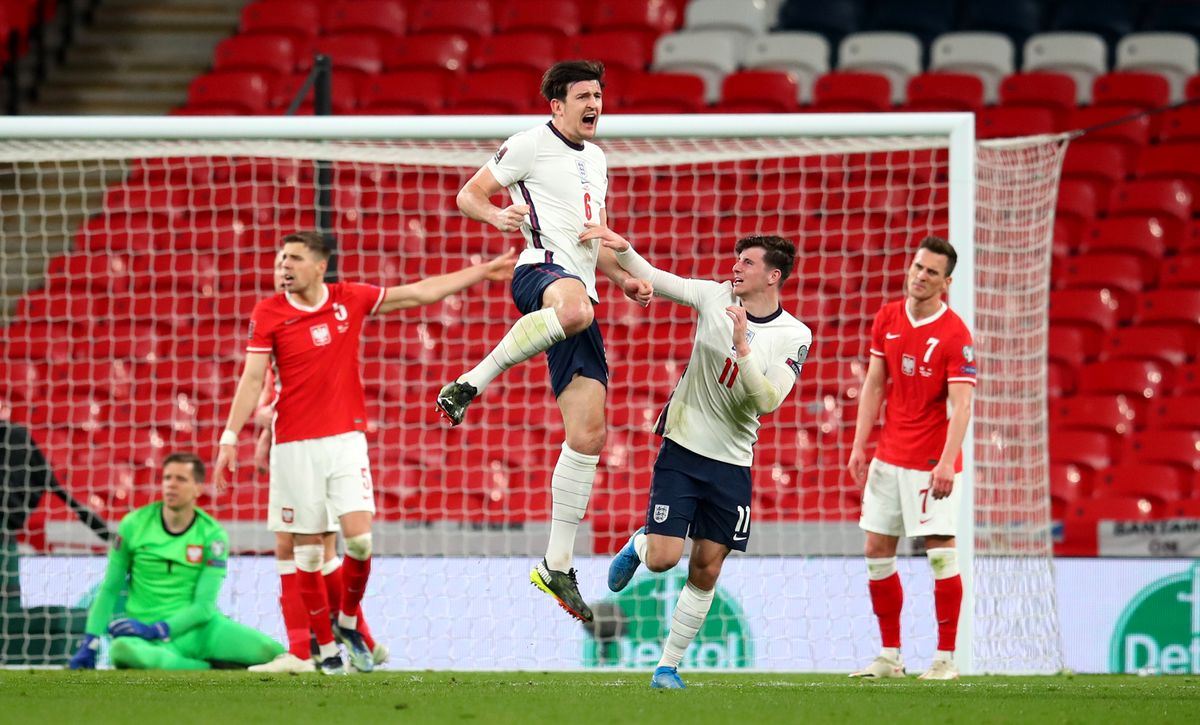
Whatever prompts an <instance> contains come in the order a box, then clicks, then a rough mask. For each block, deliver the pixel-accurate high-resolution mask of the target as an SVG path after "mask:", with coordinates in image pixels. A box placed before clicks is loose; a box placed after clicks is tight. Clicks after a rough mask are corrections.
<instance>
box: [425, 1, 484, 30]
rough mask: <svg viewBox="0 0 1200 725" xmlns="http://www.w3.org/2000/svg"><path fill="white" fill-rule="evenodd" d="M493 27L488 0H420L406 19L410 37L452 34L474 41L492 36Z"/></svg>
mask: <svg viewBox="0 0 1200 725" xmlns="http://www.w3.org/2000/svg"><path fill="white" fill-rule="evenodd" d="M492 26H493V23H492V4H491V3H490V2H488V0H420V2H418V3H417V4H416V5H415V6H412V7H411V12H410V13H409V15H408V30H409V32H410V33H412V34H413V35H421V34H424V33H455V34H458V35H461V36H463V37H465V38H471V39H475V38H479V37H480V36H484V35H491V33H492Z"/></svg>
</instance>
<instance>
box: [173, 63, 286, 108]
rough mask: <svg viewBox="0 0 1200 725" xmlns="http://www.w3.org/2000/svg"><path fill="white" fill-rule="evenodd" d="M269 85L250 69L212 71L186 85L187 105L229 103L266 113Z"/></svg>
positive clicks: (199, 105)
mask: <svg viewBox="0 0 1200 725" xmlns="http://www.w3.org/2000/svg"><path fill="white" fill-rule="evenodd" d="M270 94H271V89H270V87H269V86H268V84H267V81H266V80H265V79H264V78H263V76H262V75H261V74H259V73H253V72H250V71H214V72H211V73H205V74H204V75H202V76H200V77H198V78H196V79H195V80H193V81H192V83H191V85H190V86H189V87H188V106H190V107H192V108H204V107H205V106H209V105H223V106H232V107H236V108H239V109H241V111H242V113H247V114H261V113H266V112H267V108H268V106H269V102H270Z"/></svg>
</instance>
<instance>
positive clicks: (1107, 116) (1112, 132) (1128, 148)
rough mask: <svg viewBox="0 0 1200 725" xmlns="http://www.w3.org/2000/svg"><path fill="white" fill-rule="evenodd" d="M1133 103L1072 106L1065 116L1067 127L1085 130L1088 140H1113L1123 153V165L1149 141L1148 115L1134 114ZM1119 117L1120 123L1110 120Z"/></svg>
mask: <svg viewBox="0 0 1200 725" xmlns="http://www.w3.org/2000/svg"><path fill="white" fill-rule="evenodd" d="M1140 110H1141V109H1138V108H1136V107H1134V106H1086V107H1082V108H1076V109H1075V110H1074V111H1072V112H1071V114H1070V116H1069V117H1068V118H1067V123H1066V126H1067V128H1068V129H1094V130H1089V131H1088V132H1087V135H1086V136H1085V137H1084V138H1086V139H1088V140H1089V141H1105V142H1108V143H1115V144H1117V145H1118V146H1119V147H1120V148H1121V152H1122V153H1123V154H1124V156H1125V167H1126V168H1128V167H1130V166H1132V165H1133V160H1134V159H1135V158H1136V157H1137V155H1138V152H1140V151H1141V150H1142V148H1143V147H1144V146H1145V145H1146V144H1147V143H1149V141H1150V117H1149V116H1144V115H1138V114H1139V113H1140ZM1130 117H1132V118H1130ZM1118 119H1122V120H1121V122H1120V123H1114V122H1115V121H1117V120H1118Z"/></svg>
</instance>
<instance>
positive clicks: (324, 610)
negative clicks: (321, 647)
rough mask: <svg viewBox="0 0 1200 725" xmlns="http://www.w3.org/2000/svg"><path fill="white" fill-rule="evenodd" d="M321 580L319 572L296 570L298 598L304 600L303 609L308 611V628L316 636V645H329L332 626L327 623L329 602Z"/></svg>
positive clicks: (331, 639)
mask: <svg viewBox="0 0 1200 725" xmlns="http://www.w3.org/2000/svg"><path fill="white" fill-rule="evenodd" d="M321 578H322V577H321V572H319V571H303V570H301V569H297V570H296V580H297V582H299V584H300V596H301V597H303V599H304V608H305V609H307V610H308V612H307V614H308V626H309V627H311V628H312V631H313V634H315V635H316V636H317V644H329V643H330V642H332V641H333V625H332V623H330V621H329V600H328V598H327V597H326V595H325V587H324V585H323V584H322V582H321Z"/></svg>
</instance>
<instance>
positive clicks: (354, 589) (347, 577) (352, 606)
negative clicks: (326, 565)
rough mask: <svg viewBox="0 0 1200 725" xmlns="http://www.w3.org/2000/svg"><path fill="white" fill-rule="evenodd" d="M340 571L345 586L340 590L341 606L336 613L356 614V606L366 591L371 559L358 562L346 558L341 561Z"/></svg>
mask: <svg viewBox="0 0 1200 725" xmlns="http://www.w3.org/2000/svg"><path fill="white" fill-rule="evenodd" d="M342 571H343V574H342V579H343V580H344V581H345V583H346V586H345V587H344V588H343V590H342V591H343V592H344V593H343V594H342V606H341V608H340V609H339V610H338V611H339V612H354V613H356V614H357V613H358V605H359V603H360V602H362V598H363V594H365V593H366V591H367V579H368V578H370V576H371V559H370V557H368V558H367V559H365V560H363V561H359V560H358V559H355V558H354V557H352V556H347V557H345V558H343V559H342Z"/></svg>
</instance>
